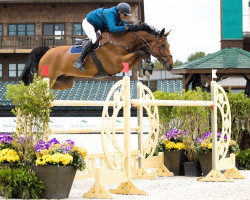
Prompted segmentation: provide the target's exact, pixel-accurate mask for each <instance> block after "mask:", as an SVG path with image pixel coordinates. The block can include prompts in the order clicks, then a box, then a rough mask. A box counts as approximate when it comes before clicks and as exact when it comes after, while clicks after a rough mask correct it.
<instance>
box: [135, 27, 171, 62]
mask: <svg viewBox="0 0 250 200" xmlns="http://www.w3.org/2000/svg"><path fill="white" fill-rule="evenodd" d="M132 33H133V34H134V35H135V36H136V37H137V38H138V39H139V40H140V42H141V43H142V45H143V46H142V47H141V48H143V47H145V48H146V50H147V51H148V53H150V54H151V55H152V56H154V57H155V58H156V59H157V60H158V61H159V62H160V63H162V64H166V63H167V62H168V61H169V60H170V59H171V58H172V55H171V54H166V55H164V54H163V52H162V47H161V45H160V43H159V40H161V39H166V38H165V37H159V35H157V36H156V44H157V47H158V50H159V52H160V56H157V55H156V53H155V52H154V51H153V49H152V48H151V46H150V45H149V43H148V42H147V40H145V39H144V38H143V37H142V36H141V35H140V34H138V33H137V32H132ZM167 58H168V59H167Z"/></svg>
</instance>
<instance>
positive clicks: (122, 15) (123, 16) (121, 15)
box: [119, 11, 127, 21]
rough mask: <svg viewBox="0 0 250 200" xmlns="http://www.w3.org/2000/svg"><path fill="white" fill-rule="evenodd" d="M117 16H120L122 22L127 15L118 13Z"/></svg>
mask: <svg viewBox="0 0 250 200" xmlns="http://www.w3.org/2000/svg"><path fill="white" fill-rule="evenodd" d="M119 15H120V20H121V21H124V20H125V19H126V18H127V15H125V14H124V13H122V12H120V11H119Z"/></svg>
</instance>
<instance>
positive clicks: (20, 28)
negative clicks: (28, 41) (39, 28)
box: [8, 24, 35, 36]
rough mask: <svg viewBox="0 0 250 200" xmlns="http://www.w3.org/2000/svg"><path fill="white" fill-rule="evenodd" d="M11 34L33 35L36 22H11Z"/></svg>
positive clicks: (9, 28) (9, 30)
mask: <svg viewBox="0 0 250 200" xmlns="http://www.w3.org/2000/svg"><path fill="white" fill-rule="evenodd" d="M8 34H9V36H32V35H35V25H34V24H9V26H8Z"/></svg>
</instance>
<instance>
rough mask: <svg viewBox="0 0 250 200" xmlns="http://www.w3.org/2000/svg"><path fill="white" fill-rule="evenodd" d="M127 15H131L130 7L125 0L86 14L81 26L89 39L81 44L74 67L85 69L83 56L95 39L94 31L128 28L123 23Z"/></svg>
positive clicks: (118, 30) (115, 30)
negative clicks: (80, 50) (79, 53)
mask: <svg viewBox="0 0 250 200" xmlns="http://www.w3.org/2000/svg"><path fill="white" fill-rule="evenodd" d="M127 16H131V7H130V5H129V4H127V3H125V2H121V3H119V4H118V5H117V6H114V7H112V8H108V9H107V8H98V9H96V10H94V11H92V12H90V13H89V14H87V17H86V18H85V19H84V20H83V22H82V27H83V30H84V31H85V33H86V35H87V36H88V38H89V40H87V42H86V43H85V45H84V46H82V53H81V55H80V57H79V58H78V59H77V61H76V62H75V64H74V67H76V68H77V69H78V70H80V71H84V70H85V68H84V67H83V66H84V64H85V61H84V58H85V57H86V55H87V54H88V51H89V50H90V49H91V47H92V46H93V44H95V42H96V40H97V38H96V31H98V30H100V31H110V32H111V33H121V32H125V31H126V30H127V29H128V27H126V25H125V19H126V17H127Z"/></svg>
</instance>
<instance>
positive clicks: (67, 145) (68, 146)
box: [34, 138, 75, 154]
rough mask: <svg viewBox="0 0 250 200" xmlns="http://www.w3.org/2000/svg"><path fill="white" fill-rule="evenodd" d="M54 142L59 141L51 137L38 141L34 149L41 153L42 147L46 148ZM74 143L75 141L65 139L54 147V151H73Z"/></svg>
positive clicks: (57, 142)
mask: <svg viewBox="0 0 250 200" xmlns="http://www.w3.org/2000/svg"><path fill="white" fill-rule="evenodd" d="M55 144H60V142H59V141H58V140H57V139H56V138H53V139H51V140H50V141H48V142H44V141H39V142H38V144H37V145H36V146H35V148H34V149H35V151H36V152H38V153H41V151H42V150H43V149H47V150H48V149H49V148H51V147H54V145H55ZM74 145H75V142H73V141H72V140H66V141H65V142H63V143H62V144H61V145H60V147H57V148H56V149H54V151H55V152H58V153H63V154H66V153H70V152H71V151H73V146H74Z"/></svg>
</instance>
